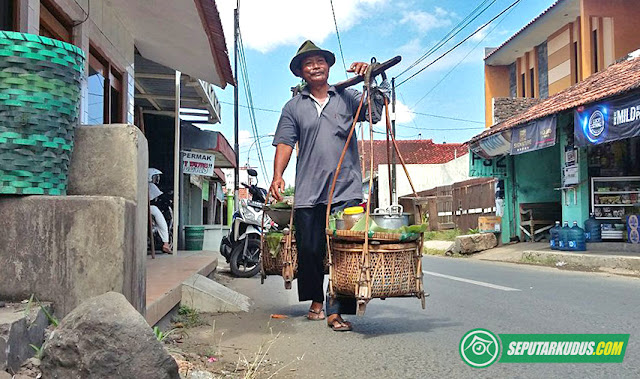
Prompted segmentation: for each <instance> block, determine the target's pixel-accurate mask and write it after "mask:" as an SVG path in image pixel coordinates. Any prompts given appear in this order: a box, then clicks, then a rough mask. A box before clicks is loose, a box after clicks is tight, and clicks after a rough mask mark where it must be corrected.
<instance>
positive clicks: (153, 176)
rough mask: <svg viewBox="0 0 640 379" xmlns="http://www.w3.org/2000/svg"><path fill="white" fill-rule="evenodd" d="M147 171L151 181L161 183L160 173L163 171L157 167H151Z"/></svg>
mask: <svg viewBox="0 0 640 379" xmlns="http://www.w3.org/2000/svg"><path fill="white" fill-rule="evenodd" d="M147 173H148V174H149V183H156V184H158V183H160V175H162V171H160V170H158V169H157V168H153V167H150V168H149V169H148V170H147Z"/></svg>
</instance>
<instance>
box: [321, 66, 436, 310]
mask: <svg viewBox="0 0 640 379" xmlns="http://www.w3.org/2000/svg"><path fill="white" fill-rule="evenodd" d="M385 63H387V62H385ZM396 63H397V62H396ZM375 67H376V65H375V63H373V64H372V65H371V66H370V67H369V69H368V70H367V73H366V74H365V77H364V81H365V85H364V90H363V94H362V98H361V99H360V104H359V106H358V111H357V112H356V117H355V118H354V121H353V124H352V125H351V130H350V132H349V135H348V137H347V141H346V143H345V146H344V148H343V150H342V154H341V155H340V159H339V161H338V166H337V167H336V171H335V174H334V177H333V180H332V183H331V188H330V191H329V198H328V205H327V211H326V228H327V234H326V241H327V254H329V296H330V299H331V300H333V299H334V298H335V289H334V285H333V272H334V267H333V257H332V254H331V235H330V230H329V218H330V215H331V203H332V201H333V195H334V192H335V185H336V181H337V178H338V175H339V174H340V169H341V166H342V163H343V161H344V157H345V154H346V151H347V149H348V147H349V143H350V142H351V138H352V136H353V132H354V130H355V125H356V122H357V119H358V116H359V115H360V111H361V110H362V106H363V102H364V97H365V96H366V97H367V105H368V116H369V117H368V118H369V120H368V121H369V135H370V137H369V152H370V164H369V165H370V175H369V193H368V199H367V209H366V212H365V233H364V244H363V245H362V254H361V258H360V273H359V276H358V281H357V282H356V286H355V297H356V299H357V301H358V311H357V313H358V315H362V314H364V311H365V307H366V304H367V303H368V302H369V301H370V300H371V298H372V295H373V293H372V292H373V291H372V272H371V256H370V255H371V254H370V246H369V228H370V221H369V219H370V215H369V214H370V210H371V194H372V187H373V175H372V174H373V153H374V151H373V120H372V118H373V117H372V109H371V95H372V93H371V79H372V76H371V75H372V72H373V71H374V70H375V69H376V68H375ZM384 107H385V116H386V124H387V125H386V127H387V130H386V132H387V139H388V138H389V136H391V142H392V144H393V147H394V150H395V152H396V154H397V155H398V157H399V159H400V163H401V164H402V167H403V169H404V172H405V174H406V176H407V179H408V181H409V184H410V185H411V190H412V191H413V194H414V196H415V197H416V198H417V197H418V195H417V193H416V190H415V187H414V185H413V182H412V180H411V177H410V175H409V171H408V169H407V167H406V164H405V161H404V158H403V157H402V154H401V153H400V150H399V148H398V144H397V142H396V139H395V136H394V134H393V132H392V130H391V121H390V117H389V109H388V108H389V103H388V100H387V99H386V97H385V98H384ZM387 141H388V140H387ZM363 149H364V145H363ZM389 150H390V146H389V142H387V154H388V153H389ZM363 167H364V166H363ZM420 239H421V241H419V242H418V244H417V248H416V253H415V256H414V259H415V268H416V272H415V278H416V279H417V283H416V288H415V291H416V295H417V296H418V297H419V298H420V299H421V302H422V308H423V309H424V307H425V293H424V290H423V285H422V278H423V273H422V262H421V256H420V253H421V251H422V244H423V242H422V236H421V237H420Z"/></svg>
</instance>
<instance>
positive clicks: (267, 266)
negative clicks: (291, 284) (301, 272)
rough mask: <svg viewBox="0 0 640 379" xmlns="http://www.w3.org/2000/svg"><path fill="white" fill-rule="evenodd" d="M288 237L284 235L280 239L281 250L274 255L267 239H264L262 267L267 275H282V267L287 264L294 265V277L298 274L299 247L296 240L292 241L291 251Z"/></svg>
mask: <svg viewBox="0 0 640 379" xmlns="http://www.w3.org/2000/svg"><path fill="white" fill-rule="evenodd" d="M286 239H287V237H286V236H285V237H283V238H282V241H280V252H279V253H278V254H277V255H276V256H275V257H274V256H273V255H271V252H270V251H269V247H268V246H267V241H266V240H264V242H263V245H262V253H261V255H260V257H261V258H260V259H261V260H262V268H263V269H264V274H265V275H282V269H283V268H284V267H285V266H286V265H291V266H292V267H293V273H294V277H295V276H297V274H298V248H297V247H296V240H295V239H294V240H293V241H291V251H287V248H286V246H287V243H286Z"/></svg>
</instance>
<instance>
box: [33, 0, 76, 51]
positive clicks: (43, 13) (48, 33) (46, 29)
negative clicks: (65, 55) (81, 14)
mask: <svg viewBox="0 0 640 379" xmlns="http://www.w3.org/2000/svg"><path fill="white" fill-rule="evenodd" d="M72 26H73V25H72V22H71V19H69V18H68V17H66V16H65V15H63V14H62V13H61V12H60V11H59V10H57V9H56V8H55V7H54V6H53V4H51V2H49V1H45V0H42V1H41V2H40V35H41V36H44V37H49V38H55V39H58V40H61V41H65V42H69V43H71V28H72Z"/></svg>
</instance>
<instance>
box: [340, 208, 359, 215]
mask: <svg viewBox="0 0 640 379" xmlns="http://www.w3.org/2000/svg"><path fill="white" fill-rule="evenodd" d="M360 213H364V209H363V208H362V207H361V206H355V207H349V208H345V209H344V214H346V215H357V214H360Z"/></svg>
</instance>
